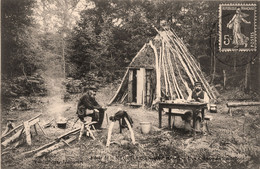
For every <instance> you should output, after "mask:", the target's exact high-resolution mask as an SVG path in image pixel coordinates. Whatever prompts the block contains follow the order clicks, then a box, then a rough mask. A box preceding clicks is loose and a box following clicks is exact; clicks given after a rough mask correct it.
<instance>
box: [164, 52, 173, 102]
mask: <svg viewBox="0 0 260 169" xmlns="http://www.w3.org/2000/svg"><path fill="white" fill-rule="evenodd" d="M164 58H165V57H164ZM164 65H165V68H166V76H167V81H168V85H169V90H170V95H171V99H173V90H172V86H171V83H170V77H169V73H168V64H167V61H166V59H164Z"/></svg>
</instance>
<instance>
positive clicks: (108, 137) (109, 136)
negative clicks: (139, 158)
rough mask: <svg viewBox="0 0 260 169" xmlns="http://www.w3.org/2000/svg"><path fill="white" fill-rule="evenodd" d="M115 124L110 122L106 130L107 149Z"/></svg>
mask: <svg viewBox="0 0 260 169" xmlns="http://www.w3.org/2000/svg"><path fill="white" fill-rule="evenodd" d="M114 124H115V122H113V121H112V122H111V123H110V125H109V128H108V133H107V144H106V146H107V147H109V146H110V140H111V135H112V130H113V127H114Z"/></svg>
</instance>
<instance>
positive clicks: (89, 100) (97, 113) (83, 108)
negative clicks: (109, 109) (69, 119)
mask: <svg viewBox="0 0 260 169" xmlns="http://www.w3.org/2000/svg"><path fill="white" fill-rule="evenodd" d="M95 96H96V89H95V88H94V89H92V90H89V91H88V92H87V93H86V94H84V95H83V96H82V97H81V98H80V99H79V102H78V105H77V113H76V114H77V115H78V117H79V119H80V120H81V121H82V122H85V120H84V117H87V116H89V117H92V121H97V123H96V124H94V127H95V128H96V129H99V128H101V125H102V122H103V119H104V113H105V108H102V107H101V106H100V105H99V104H98V103H97V101H96V99H95ZM90 110H93V111H90Z"/></svg>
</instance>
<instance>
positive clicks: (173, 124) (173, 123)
mask: <svg viewBox="0 0 260 169" xmlns="http://www.w3.org/2000/svg"><path fill="white" fill-rule="evenodd" d="M174 123H175V116H173V121H172V129H174Z"/></svg>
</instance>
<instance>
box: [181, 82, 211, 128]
mask: <svg viewBox="0 0 260 169" xmlns="http://www.w3.org/2000/svg"><path fill="white" fill-rule="evenodd" d="M187 100H188V101H191V102H201V103H209V97H208V94H207V93H206V92H205V91H203V89H202V83H201V82H195V86H194V89H193V91H192V92H191V93H190V94H189V97H188V99H187ZM192 113H197V114H198V116H197V119H196V123H195V130H196V131H200V122H201V120H202V114H201V112H187V113H186V114H185V115H184V116H183V120H184V121H185V129H186V130H190V129H191V126H190V125H191V120H192Z"/></svg>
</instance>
